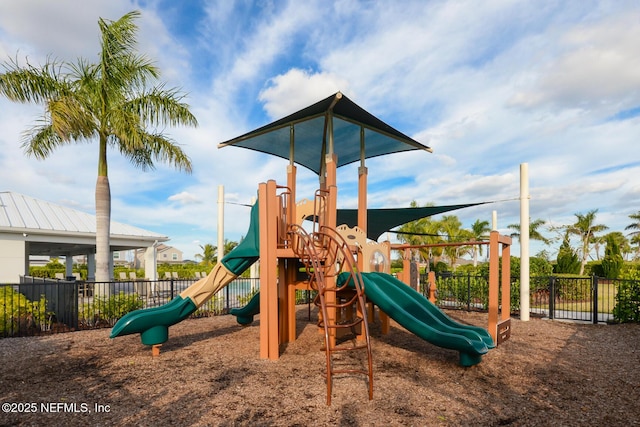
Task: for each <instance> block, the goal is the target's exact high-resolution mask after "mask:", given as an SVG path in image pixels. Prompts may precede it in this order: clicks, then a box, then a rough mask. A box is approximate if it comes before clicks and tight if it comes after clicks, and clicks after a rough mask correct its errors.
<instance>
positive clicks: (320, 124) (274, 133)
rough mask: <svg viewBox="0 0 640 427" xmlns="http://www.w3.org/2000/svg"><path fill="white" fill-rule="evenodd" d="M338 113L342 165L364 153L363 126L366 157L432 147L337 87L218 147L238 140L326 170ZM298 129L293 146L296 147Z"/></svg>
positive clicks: (241, 144) (336, 149)
mask: <svg viewBox="0 0 640 427" xmlns="http://www.w3.org/2000/svg"><path fill="white" fill-rule="evenodd" d="M330 113H331V114H333V139H334V147H333V151H334V153H335V154H336V155H337V156H338V164H337V167H340V166H344V165H347V164H349V163H353V162H356V161H358V160H360V158H361V150H360V148H361V145H360V141H361V137H360V136H361V130H363V131H364V158H371V157H376V156H383V155H385V154H391V153H397V152H401V151H410V150H425V151H429V152H431V148H429V147H427V146H426V145H422V144H421V143H419V142H418V141H416V140H414V139H412V138H410V137H408V136H407V135H405V134H403V133H402V132H400V131H398V130H396V129H394V128H393V127H391V126H389V125H388V124H386V123H384V122H383V121H382V120H380V119H378V118H376V117H375V116H373V115H372V114H370V113H368V112H367V111H365V110H364V109H362V108H361V107H359V106H358V105H357V104H355V103H354V102H353V101H351V100H350V99H349V98H347V97H346V96H344V95H342V94H341V93H340V92H337V93H335V94H333V95H331V96H329V97H327V98H326V99H323V100H322V101H319V102H317V103H315V104H313V105H311V106H309V107H307V108H304V109H302V110H300V111H298V112H296V113H293V114H291V115H289V116H287V117H284V118H282V119H280V120H277V121H275V122H273V123H271V124H268V125H266V126H263V127H261V128H259V129H256V130H254V131H251V132H249V133H246V134H244V135H242V136H239V137H237V138H233V139H231V140H229V141H226V142H222V143H220V144H219V145H218V148H222V147H226V146H235V147H242V148H248V149H250V150H255V151H260V152H262V153H267V154H273V155H274V156H278V157H282V158H283V159H287V160H292V159H290V156H291V153H293V162H294V163H297V164H299V165H302V166H304V167H306V168H308V169H310V170H312V171H313V172H315V173H316V174H320V171H321V170H322V161H323V159H324V155H325V154H328V153H329V148H328V147H329V142H328V141H329V136H328V134H327V129H328V123H327V121H326V119H327V118H328V117H329V115H330ZM292 130H293V141H294V146H293V147H291V143H290V142H291V140H292V138H291V132H292Z"/></svg>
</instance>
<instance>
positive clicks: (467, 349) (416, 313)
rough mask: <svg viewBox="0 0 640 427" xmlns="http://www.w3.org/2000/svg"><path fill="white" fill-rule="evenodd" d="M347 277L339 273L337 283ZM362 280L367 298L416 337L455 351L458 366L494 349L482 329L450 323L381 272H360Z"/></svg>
mask: <svg viewBox="0 0 640 427" xmlns="http://www.w3.org/2000/svg"><path fill="white" fill-rule="evenodd" d="M348 277H349V276H348V275H345V274H344V273H343V274H342V275H341V276H340V278H339V281H340V280H342V281H344V280H347V279H348ZM362 279H363V281H364V293H365V295H366V296H367V299H369V300H370V301H371V302H373V303H374V304H376V305H377V306H378V307H380V309H381V310H382V311H384V312H385V313H386V314H387V315H389V317H391V318H392V319H393V320H395V321H396V322H398V323H399V324H400V325H402V326H403V327H405V328H406V329H407V330H409V331H411V332H412V333H414V334H416V335H417V336H419V337H420V338H422V339H424V340H426V341H428V342H430V343H432V344H434V345H437V346H439V347H443V348H448V349H452V350H458V351H459V352H460V365H462V366H473V365H475V364H477V363H480V361H481V360H482V355H484V354H486V353H487V352H488V351H489V349H490V348H494V347H495V344H494V342H493V339H492V338H491V336H490V335H489V333H488V332H487V331H486V330H485V329H483V328H480V327H477V326H471V325H464V324H461V323H458V322H456V321H454V320H453V319H451V318H450V317H449V316H447V315H446V314H445V313H443V312H442V310H440V309H439V308H438V307H436V306H435V305H434V304H433V303H431V301H429V300H428V299H427V298H425V297H424V296H423V295H422V294H420V293H419V292H417V291H415V290H413V289H412V288H411V287H409V286H407V285H406V284H404V283H403V282H401V281H400V280H398V279H396V278H395V277H393V276H391V275H389V274H385V273H362Z"/></svg>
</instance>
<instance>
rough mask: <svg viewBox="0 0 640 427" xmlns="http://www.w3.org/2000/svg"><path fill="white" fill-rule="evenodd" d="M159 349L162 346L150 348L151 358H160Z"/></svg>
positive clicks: (157, 345)
mask: <svg viewBox="0 0 640 427" xmlns="http://www.w3.org/2000/svg"><path fill="white" fill-rule="evenodd" d="M160 347H162V344H156V345H152V346H151V356H153V357H158V356H160Z"/></svg>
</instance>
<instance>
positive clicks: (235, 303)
mask: <svg viewBox="0 0 640 427" xmlns="http://www.w3.org/2000/svg"><path fill="white" fill-rule="evenodd" d="M420 281H421V289H422V290H423V292H424V293H425V295H428V281H427V277H426V275H422V276H421V277H420ZM194 282H195V279H165V280H157V281H149V280H131V281H116V282H104V283H100V282H84V281H74V280H53V279H41V278H36V277H28V276H27V277H24V278H21V283H19V284H6V285H1V284H0V337H11V336H25V335H38V334H46V333H56V332H65V331H73V330H80V329H92V328H101V327H111V326H113V325H114V324H115V322H116V321H117V320H118V319H119V318H120V317H122V316H123V315H124V314H126V313H128V312H130V311H133V310H136V309H140V308H148V307H156V306H160V305H163V304H166V303H167V302H169V301H170V300H171V299H173V298H174V297H175V296H177V295H179V294H180V293H181V292H182V291H184V290H185V289H186V288H188V287H189V286H190V285H191V284H193V283H194ZM623 282H624V281H623V280H618V279H616V280H609V279H603V278H599V277H595V276H594V277H579V278H567V277H556V276H550V277H532V278H531V280H530V290H531V299H530V301H529V306H530V313H531V314H532V315H539V316H544V317H548V318H551V319H568V320H580V321H588V322H593V323H598V322H609V321H611V320H613V311H614V307H615V304H616V294H617V292H618V290H619V289H620V285H621V283H623ZM259 288H260V283H259V280H258V279H251V278H237V279H236V280H234V281H233V282H232V283H230V284H229V285H228V286H226V287H224V288H223V289H221V290H220V291H219V292H218V293H216V295H214V297H213V298H211V299H210V300H209V301H207V302H206V303H205V304H204V305H202V306H201V307H200V308H198V310H197V311H196V312H195V313H193V314H192V317H207V316H213V315H218V314H225V313H227V312H228V311H229V310H230V309H231V308H236V307H242V306H244V305H246V303H247V302H248V301H249V300H250V299H251V297H252V296H253V295H254V293H255V292H257V291H259ZM436 288H437V304H438V305H439V306H440V307H442V308H449V309H461V310H478V311H486V310H487V309H488V301H489V296H488V294H489V292H488V289H489V284H488V279H487V277H483V276H472V275H469V274H465V275H453V274H450V273H449V274H440V275H437V276H436ZM311 297H312V295H310V294H309V293H307V292H304V291H298V295H297V303H308V302H309V301H310V299H311ZM519 307H520V280H519V278H512V279H511V309H512V312H513V314H517V313H518V310H519Z"/></svg>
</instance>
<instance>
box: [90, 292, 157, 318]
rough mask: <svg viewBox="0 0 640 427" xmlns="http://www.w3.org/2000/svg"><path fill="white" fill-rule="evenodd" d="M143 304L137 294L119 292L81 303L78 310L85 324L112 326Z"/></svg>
mask: <svg viewBox="0 0 640 427" xmlns="http://www.w3.org/2000/svg"><path fill="white" fill-rule="evenodd" d="M143 306H144V304H143V302H142V300H141V299H140V298H139V296H138V294H136V293H133V294H126V293H124V292H119V293H118V294H116V295H112V296H110V297H109V298H104V297H100V296H97V297H96V298H95V300H94V301H93V303H92V304H83V305H82V306H81V307H80V310H79V311H80V318H81V319H82V323H83V324H85V325H86V326H90V327H96V326H113V325H114V324H115V323H116V322H117V321H118V319H120V318H121V317H122V316H124V315H125V314H127V313H129V312H131V311H134V310H138V309H141V308H142V307H143Z"/></svg>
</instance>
